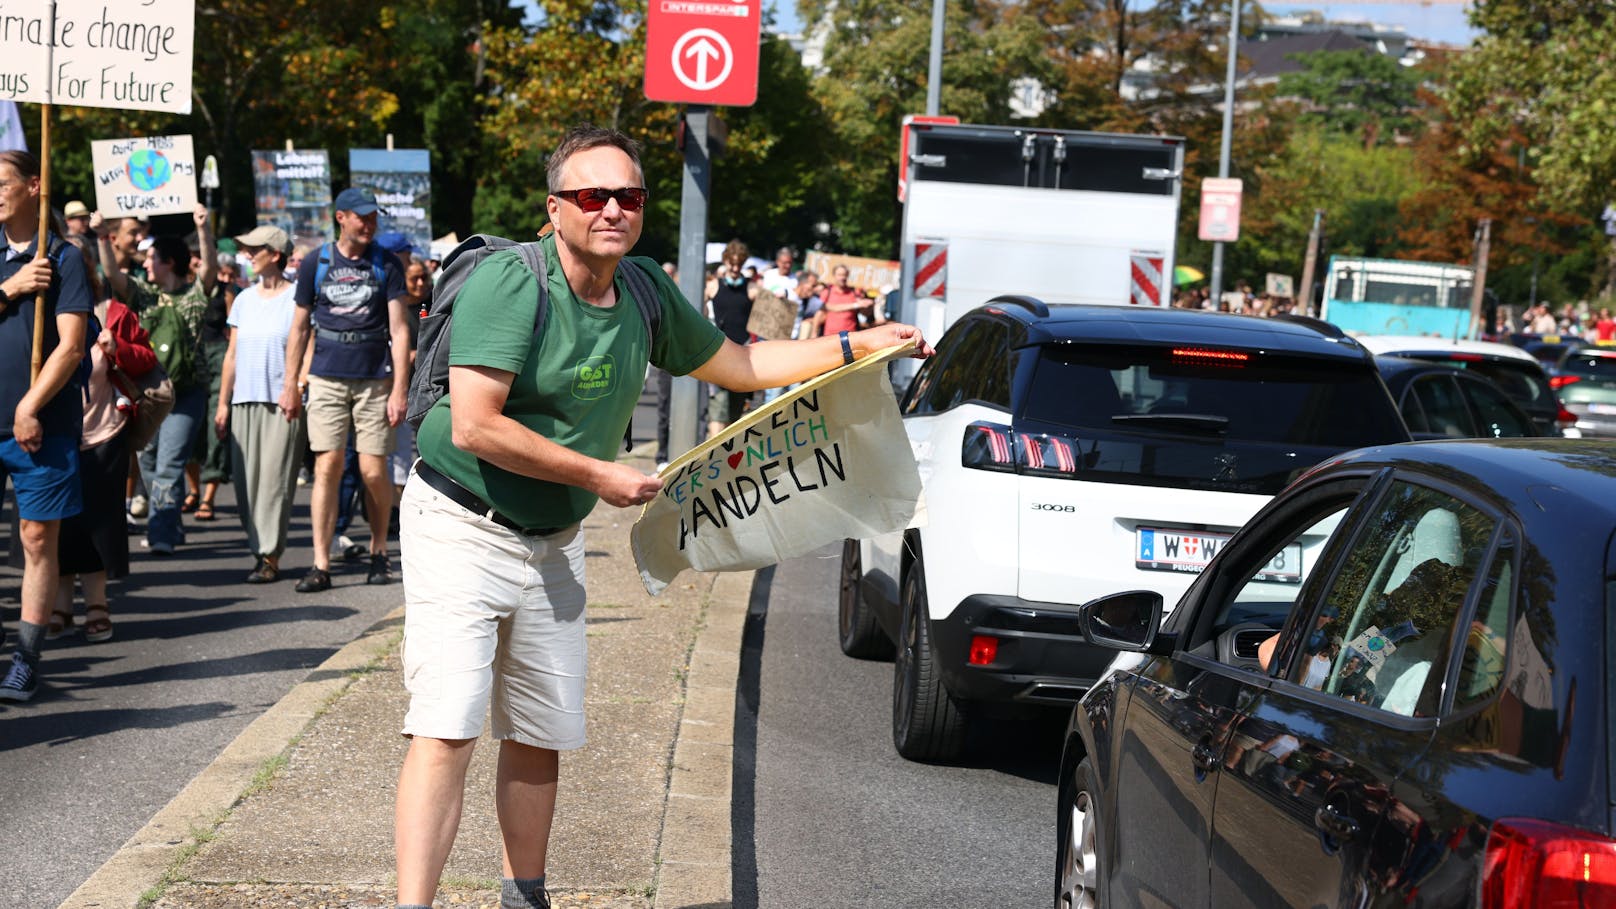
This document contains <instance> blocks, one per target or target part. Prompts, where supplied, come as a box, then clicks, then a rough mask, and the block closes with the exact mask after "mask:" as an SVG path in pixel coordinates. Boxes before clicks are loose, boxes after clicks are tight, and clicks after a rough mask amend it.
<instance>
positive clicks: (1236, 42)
mask: <svg viewBox="0 0 1616 909" xmlns="http://www.w3.org/2000/svg"><path fill="white" fill-rule="evenodd" d="M1240 2H1241V0H1231V2H1230V4H1229V7H1230V9H1229V67H1228V72H1227V74H1226V75H1225V76H1224V81H1223V142H1222V144H1221V146H1220V148H1219V151H1218V176H1219V177H1222V178H1226V177H1228V176H1229V151H1230V145H1231V143H1232V141H1233V139H1234V75H1235V64H1236V63H1238V62H1239V53H1238V50H1239V46H1240ZM1222 300H1223V241H1222V240H1219V241H1217V242H1215V243H1213V244H1212V301H1211V302H1212V308H1213V309H1216V308H1217V307H1218V304H1219V303H1221V302H1222Z"/></svg>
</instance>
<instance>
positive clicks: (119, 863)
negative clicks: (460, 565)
mask: <svg viewBox="0 0 1616 909" xmlns="http://www.w3.org/2000/svg"><path fill="white" fill-rule="evenodd" d="M403 618H404V607H403V606H399V607H398V608H397V609H394V610H393V611H392V612H389V613H388V614H387V615H386V616H385V617H383V618H382V620H381V621H379V622H377V623H376V624H374V625H372V626H371V627H370V628H369V629H367V630H366V631H365V632H364V633H363V634H361V635H360V636H359V637H357V638H355V639H354V640H353V641H352V642H350V643H349V644H348V645H347V646H345V647H343V648H342V649H341V650H338V651H337V652H336V653H334V654H332V655H331V657H330V658H329V659H327V660H326V661H325V662H324V663H321V664H320V665H319V667H317V668H316V669H315V670H314V671H313V672H311V673H309V676H308V678H306V679H304V680H303V681H302V682H299V683H298V684H297V685H296V686H294V687H293V688H292V690H291V691H289V692H287V694H286V696H285V697H283V698H281V699H280V701H278V702H277V703H276V704H275V706H273V707H271V708H269V710H267V711H265V712H264V713H263V715H261V716H259V717H258V719H256V720H253V721H252V722H251V723H250V724H248V726H247V728H246V729H243V730H242V731H241V734H240V735H238V736H236V738H235V740H234V741H232V742H231V743H230V744H229V745H228V746H226V747H225V749H224V751H222V752H220V753H219V756H218V757H217V758H214V760H213V762H212V763H211V764H209V765H208V766H207V767H206V768H205V769H203V771H202V772H201V773H199V774H197V775H196V778H195V779H193V780H191V782H190V783H188V784H187V785H186V787H185V788H184V789H182V790H180V793H179V794H178V795H176V796H174V798H173V800H171V801H170V802H169V803H168V804H167V805H165V806H164V807H163V809H162V810H161V811H159V812H157V814H156V815H154V816H153V817H152V819H151V820H150V821H148V822H147V823H146V826H145V827H143V828H141V829H140V831H139V832H137V833H136V834H135V835H134V836H132V837H130V838H129V841H128V842H126V843H124V844H123V846H122V847H120V848H119V849H118V851H117V852H116V853H114V854H113V856H112V857H111V858H109V859H107V861H106V863H105V864H103V865H102V866H101V867H100V868H99V869H97V870H96V872H95V873H94V874H92V875H90V878H89V880H86V881H85V882H84V883H83V884H80V885H79V887H78V889H77V890H74V891H73V893H72V894H71V895H69V896H68V898H67V899H66V900H65V901H63V902H62V904H61V905H60V906H59V907H58V909H133V907H135V906H138V905H139V904H140V898H141V895H142V894H144V893H145V892H146V891H148V890H150V889H151V888H153V887H155V886H157V885H158V884H159V883H160V882H161V881H162V880H163V876H164V875H165V874H167V873H168V871H169V869H170V868H172V867H173V866H174V863H175V861H176V860H177V859H179V858H180V857H181V856H182V855H183V854H184V853H185V851H186V850H187V849H188V848H190V846H191V845H192V843H193V841H194V840H195V839H196V835H197V834H198V833H208V832H211V831H212V830H213V829H214V828H216V827H217V826H218V825H219V823H220V822H222V821H223V820H224V818H225V815H226V814H228V813H229V811H230V809H231V808H232V807H234V806H235V804H236V803H237V802H239V801H240V800H241V798H242V796H243V795H244V794H245V793H246V792H247V791H248V789H250V788H251V787H252V784H253V781H254V779H255V778H256V777H257V775H258V772H259V770H260V769H261V768H262V767H263V766H264V762H265V761H268V760H270V759H272V758H274V757H276V756H278V755H281V754H284V753H286V752H287V751H289V750H290V749H291V748H292V747H293V746H294V744H295V743H296V741H297V739H298V738H299V737H300V736H301V735H302V734H303V733H304V731H305V730H307V729H308V727H309V725H310V724H311V723H313V722H314V720H315V719H316V718H317V717H318V716H319V715H320V712H321V711H322V710H323V709H324V708H325V707H326V705H327V704H329V703H330V701H331V700H332V699H333V698H335V697H337V696H339V695H341V694H342V693H343V692H345V691H347V689H348V687H349V686H350V685H352V684H353V682H354V678H353V677H352V676H350V673H352V672H355V671H357V670H360V669H363V668H364V667H365V666H367V665H368V664H370V663H371V662H372V661H373V660H375V659H376V658H377V657H379V656H381V655H382V654H384V653H385V652H386V651H387V649H388V648H389V647H390V646H392V641H391V637H392V634H393V633H394V631H395V629H397V628H399V627H401V625H402V622H403Z"/></svg>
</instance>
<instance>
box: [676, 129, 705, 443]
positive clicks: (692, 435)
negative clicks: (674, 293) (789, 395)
mask: <svg viewBox="0 0 1616 909" xmlns="http://www.w3.org/2000/svg"><path fill="white" fill-rule="evenodd" d="M710 112H711V110H710V108H708V107H707V106H706V105H704V104H692V105H690V106H689V107H687V108H686V109H685V167H684V191H683V194H682V196H681V197H680V204H679V289H680V290H683V291H684V294H685V299H686V300H689V301H690V305H691V306H694V307H696V309H697V310H700V309H701V308H702V299H701V297H702V289H703V286H704V285H705V283H706V278H707V199H708V192H709V189H710V187H711V184H712V161H711V159H709V158H708V156H707V118H708V115H709V114H710ZM700 385H701V383H700V382H697V381H696V380H695V379H693V378H691V377H690V376H675V377H674V379H673V383H672V388H673V391H672V393H671V394H670V396H669V399H668V454H669V455H670V456H671V457H678V456H679V455H682V454H684V453H685V452H687V451H689V450H690V449H692V448H695V447H696V442H697V441H699V438H698V434H697V424H698V421H699V420H700V419H701V412H700V410H699V405H700V403H701V402H700V400H699V398H700V394H699V387H700Z"/></svg>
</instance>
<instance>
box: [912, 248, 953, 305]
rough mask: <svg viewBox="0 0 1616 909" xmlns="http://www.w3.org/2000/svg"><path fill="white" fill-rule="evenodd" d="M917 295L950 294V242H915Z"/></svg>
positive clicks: (941, 295)
mask: <svg viewBox="0 0 1616 909" xmlns="http://www.w3.org/2000/svg"><path fill="white" fill-rule="evenodd" d="M915 296H917V297H947V296H948V244H947V243H916V244H915Z"/></svg>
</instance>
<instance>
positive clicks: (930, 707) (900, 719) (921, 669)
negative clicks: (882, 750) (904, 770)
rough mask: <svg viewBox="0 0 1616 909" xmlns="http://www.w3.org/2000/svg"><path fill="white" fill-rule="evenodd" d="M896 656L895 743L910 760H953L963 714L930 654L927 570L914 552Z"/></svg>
mask: <svg viewBox="0 0 1616 909" xmlns="http://www.w3.org/2000/svg"><path fill="white" fill-rule="evenodd" d="M899 601H900V603H901V606H902V612H903V617H902V619H901V621H900V623H899V634H898V653H897V660H896V662H895V663H894V664H893V665H894V668H893V674H892V743H893V744H894V745H895V746H897V749H898V753H899V754H901V755H903V756H904V757H906V758H908V759H909V760H911V761H952V760H955V759H957V758H958V757H959V756H960V754H961V753H962V752H963V751H964V750H965V714H964V712H963V711H962V710H961V709H960V705H959V703H958V702H957V701H955V700H954V696H953V695H951V694H949V693H948V689H947V688H945V687H943V679H942V674H941V673H940V672H939V670H938V668H937V661H936V658H935V656H934V655H933V653H932V646H931V626H930V624H929V621H928V613H927V609H926V572H925V566H924V564H923V563H922V562H921V560H920V559H919V558H918V557H916V559H915V561H914V563H913V564H911V565H910V566H909V570H908V571H907V572H905V573H904V577H903V590H902V593H901V594H900V595H899Z"/></svg>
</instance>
